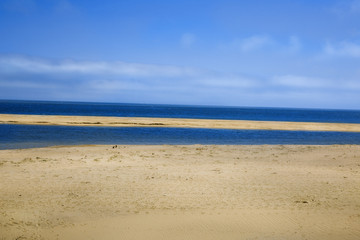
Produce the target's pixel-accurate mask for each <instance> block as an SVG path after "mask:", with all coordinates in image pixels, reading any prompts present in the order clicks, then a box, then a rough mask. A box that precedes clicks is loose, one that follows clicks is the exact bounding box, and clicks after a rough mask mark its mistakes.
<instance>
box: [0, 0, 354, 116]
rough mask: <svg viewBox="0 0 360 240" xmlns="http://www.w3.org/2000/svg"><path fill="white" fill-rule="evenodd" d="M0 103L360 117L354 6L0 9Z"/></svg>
mask: <svg viewBox="0 0 360 240" xmlns="http://www.w3.org/2000/svg"><path fill="white" fill-rule="evenodd" d="M0 99H14V100H15V99H17V100H55V101H91V102H120V103H159V104H186V105H225V106H249V107H296V108H329V109H360V0H326V1H325V0H298V1H295V0H287V1H285V0H272V1H268V0H263V1H258V0H249V1H235V0H219V1H218V0H206V1H205V0H197V1H194V0H182V1H178V0H177V1H173V0H163V1H160V0H152V1H148V0H128V1H123V0H102V1H98V0H87V1H83V0H1V1H0Z"/></svg>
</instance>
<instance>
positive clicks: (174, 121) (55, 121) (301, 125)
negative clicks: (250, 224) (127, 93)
mask: <svg viewBox="0 0 360 240" xmlns="http://www.w3.org/2000/svg"><path fill="white" fill-rule="evenodd" d="M1 123H3V124H32V125H64V126H112V127H182V128H219V129H263V130H299V131H301V130H305V131H342V132H360V124H348V123H346V124H345V123H314V122H278V121H245V120H212V119H182V118H142V117H141V118H140V117H93V116H58V115H20V114H0V124H1Z"/></svg>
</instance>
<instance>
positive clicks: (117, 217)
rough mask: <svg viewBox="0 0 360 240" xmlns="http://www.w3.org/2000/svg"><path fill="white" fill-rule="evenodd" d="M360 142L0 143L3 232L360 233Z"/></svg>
mask: <svg viewBox="0 0 360 240" xmlns="http://www.w3.org/2000/svg"><path fill="white" fill-rule="evenodd" d="M359 196H360V146H359V145H331V146H314V145H311V146H310V145H309V146H307V145H296V146H295V145H259V146H246V145H236V146H231V145H221V146H220V145H187V146H180V145H171V146H170V145H156V146H149V145H147V146H136V145H132V146H125V145H118V146H111V145H94V146H90V145H87V146H58V147H48V148H34V149H17V150H0V239H70V240H71V239H77V240H79V239H105V240H107V239H157V240H159V239H160V240H161V239H166V240H168V239H196V240H202V239H317V240H318V239H326V240H331V239H360V198H359Z"/></svg>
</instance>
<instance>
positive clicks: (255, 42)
mask: <svg viewBox="0 0 360 240" xmlns="http://www.w3.org/2000/svg"><path fill="white" fill-rule="evenodd" d="M271 43H272V40H271V39H270V38H269V37H268V36H252V37H249V38H244V39H242V40H240V41H237V42H236V45H238V47H239V49H240V50H241V51H244V52H249V51H253V50H257V49H260V48H263V47H265V46H266V45H269V44H271Z"/></svg>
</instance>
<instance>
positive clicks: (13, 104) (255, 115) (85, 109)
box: [0, 100, 360, 123]
mask: <svg viewBox="0 0 360 240" xmlns="http://www.w3.org/2000/svg"><path fill="white" fill-rule="evenodd" d="M0 113H12V114H40V115H43V114H44V115H46V114H49V115H80V116H81V115H84V116H121V117H165V118H201V119H238V120H264V121H295V122H342V123H360V111H355V110H324V109H288V108H248V107H204V106H178V105H154V104H148V105H145V104H119V103H79V102H39V101H4V100H2V101H0Z"/></svg>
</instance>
